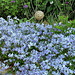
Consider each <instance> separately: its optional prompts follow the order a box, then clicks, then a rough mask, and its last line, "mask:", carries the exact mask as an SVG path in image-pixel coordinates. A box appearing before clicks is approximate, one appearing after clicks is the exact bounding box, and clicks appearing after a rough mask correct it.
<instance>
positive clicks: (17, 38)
mask: <svg viewBox="0 0 75 75" xmlns="http://www.w3.org/2000/svg"><path fill="white" fill-rule="evenodd" d="M8 17H10V16H8ZM67 24H68V26H69V27H67V25H66V24H63V23H61V22H59V23H55V24H54V25H45V27H44V24H43V23H42V24H40V23H30V22H23V23H19V24H17V23H15V22H14V20H13V19H11V20H10V19H8V21H6V20H5V19H3V18H0V63H1V64H0V66H2V69H0V70H1V72H3V70H4V69H8V73H9V74H10V73H15V74H16V75H19V74H20V75H57V74H58V75H74V74H75V65H74V64H75V38H74V37H75V27H71V26H72V25H73V24H75V20H74V21H73V23H72V21H70V22H69V21H68V22H67ZM9 69H10V70H9ZM8 73H7V74H8Z"/></svg>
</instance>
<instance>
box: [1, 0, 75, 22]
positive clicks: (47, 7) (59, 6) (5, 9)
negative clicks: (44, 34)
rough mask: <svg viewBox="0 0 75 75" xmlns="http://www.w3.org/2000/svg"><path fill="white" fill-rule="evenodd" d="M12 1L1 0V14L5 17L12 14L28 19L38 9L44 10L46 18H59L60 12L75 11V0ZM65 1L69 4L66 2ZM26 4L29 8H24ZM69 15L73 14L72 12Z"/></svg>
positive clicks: (65, 13)
mask: <svg viewBox="0 0 75 75" xmlns="http://www.w3.org/2000/svg"><path fill="white" fill-rule="evenodd" d="M11 1H12V0H0V7H1V9H0V16H2V17H4V18H5V19H6V16H8V15H11V16H12V17H14V16H18V18H20V19H25V21H26V20H28V19H30V18H31V17H33V16H34V13H35V12H36V11H37V10H41V11H43V12H44V14H45V17H44V20H45V19H46V20H49V19H52V17H51V16H53V18H56V19H57V17H58V15H59V13H60V12H62V13H63V14H64V15H65V16H66V15H69V14H70V13H72V12H74V8H73V7H74V6H75V5H74V4H73V3H74V0H67V1H66V0H57V1H56V0H21V1H20V0H15V2H14V3H11ZM52 1H53V3H52ZM65 2H68V3H69V4H65ZM24 5H28V8H23V6H24ZM69 16H71V14H70V15H69ZM69 16H68V17H69ZM26 18H27V19H26ZM34 20H35V19H34ZM34 20H33V21H34Z"/></svg>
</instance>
